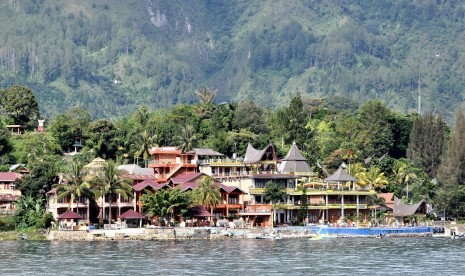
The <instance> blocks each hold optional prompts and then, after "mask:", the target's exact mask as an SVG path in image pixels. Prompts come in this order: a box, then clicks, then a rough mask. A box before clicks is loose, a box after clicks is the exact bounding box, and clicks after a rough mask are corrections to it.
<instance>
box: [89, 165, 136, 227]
mask: <svg viewBox="0 0 465 276" xmlns="http://www.w3.org/2000/svg"><path fill="white" fill-rule="evenodd" d="M96 182H97V183H98V184H99V185H100V190H101V194H102V196H106V195H108V196H109V208H110V209H109V213H108V215H109V222H110V223H111V217H112V216H111V204H112V202H113V196H114V195H121V196H123V198H125V199H127V198H128V197H129V196H131V194H132V186H131V185H130V183H131V180H130V179H128V178H121V177H120V176H119V170H118V169H117V165H116V164H115V163H114V162H112V161H110V162H108V163H107V164H105V165H104V167H103V172H102V174H101V175H100V176H98V177H97V179H96ZM104 201H105V200H103V202H104ZM103 202H102V204H103ZM102 217H103V213H102Z"/></svg>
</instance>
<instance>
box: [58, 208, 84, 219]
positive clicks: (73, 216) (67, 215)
mask: <svg viewBox="0 0 465 276" xmlns="http://www.w3.org/2000/svg"><path fill="white" fill-rule="evenodd" d="M58 219H82V217H81V216H80V215H78V214H76V213H75V212H73V211H70V210H68V211H66V212H64V213H63V214H61V215H60V216H59V217H58Z"/></svg>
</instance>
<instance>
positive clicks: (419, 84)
mask: <svg viewBox="0 0 465 276" xmlns="http://www.w3.org/2000/svg"><path fill="white" fill-rule="evenodd" d="M417 113H418V115H421V79H420V77H418V111H417Z"/></svg>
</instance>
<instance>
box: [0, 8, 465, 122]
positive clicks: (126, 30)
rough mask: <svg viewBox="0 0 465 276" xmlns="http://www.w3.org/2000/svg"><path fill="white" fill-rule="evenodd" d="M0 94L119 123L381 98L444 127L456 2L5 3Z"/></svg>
mask: <svg viewBox="0 0 465 276" xmlns="http://www.w3.org/2000/svg"><path fill="white" fill-rule="evenodd" d="M0 5H2V7H1V9H0V23H1V24H2V26H5V27H4V28H2V30H0V38H2V41H3V43H2V45H0V87H2V88H7V87H9V86H11V85H13V84H22V85H27V86H29V87H31V88H32V89H33V91H34V92H35V94H36V98H37V99H38V101H39V106H40V109H41V112H42V113H43V114H44V115H45V116H53V115H55V114H58V113H60V112H63V111H64V110H66V109H68V108H70V107H73V106H83V107H87V108H88V109H89V110H90V111H91V114H92V115H93V116H94V117H96V118H98V117H118V116H122V115H125V114H128V113H130V112H131V111H132V110H134V109H135V108H137V107H138V106H141V105H147V106H149V107H151V108H153V109H156V108H165V107H166V108H169V107H170V106H172V105H174V104H178V103H193V102H195V101H197V99H196V98H195V95H194V93H193V91H194V90H195V89H197V88H201V87H204V86H208V87H211V88H213V89H218V96H217V99H216V100H217V101H218V102H223V101H240V100H243V99H252V100H254V101H256V102H257V103H258V104H261V105H266V106H269V107H277V106H282V105H284V104H286V103H287V102H288V100H289V98H290V97H289V96H290V95H292V94H294V93H296V92H300V93H302V94H303V95H307V96H309V97H316V98H324V97H332V96H344V97H347V98H349V99H352V100H356V101H359V102H364V101H366V100H369V99H373V98H377V99H381V100H382V101H383V102H385V103H386V105H387V106H388V107H390V108H394V109H397V110H399V111H401V112H413V111H415V110H416V107H417V96H418V92H419V89H421V93H422V97H423V98H422V99H423V103H422V107H423V111H431V112H434V113H440V114H443V115H444V116H446V117H448V118H451V117H452V114H453V112H454V110H455V109H456V108H457V107H459V108H460V107H462V101H463V93H464V90H465V84H464V83H463V82H462V81H461V77H460V76H461V75H463V73H465V72H463V71H464V70H465V69H463V68H465V67H464V66H463V65H464V64H465V60H464V56H463V54H462V53H463V52H464V51H463V50H465V49H464V46H462V45H461V43H460V38H463V37H464V31H465V30H464V28H463V26H462V25H463V22H464V19H465V8H464V7H463V5H462V4H461V3H460V2H459V1H429V0H427V1H403V0H396V1H380V2H377V3H365V2H363V1H325V2H324V3H321V2H319V1H303V0H290V1H285V2H284V1H271V0H266V1H234V2H232V1H215V0H199V1H195V2H186V1H180V0H172V1H167V0H147V1H98V2H93V1H80V2H79V4H77V3H75V2H68V1H52V0H37V1H31V2H22V1H19V0H11V1H8V2H3V4H0Z"/></svg>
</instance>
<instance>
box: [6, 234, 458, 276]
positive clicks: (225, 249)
mask: <svg viewBox="0 0 465 276" xmlns="http://www.w3.org/2000/svg"><path fill="white" fill-rule="evenodd" d="M0 246H1V249H2V250H1V251H2V253H1V257H0V264H1V265H0V275H285V274H289V275H464V274H465V250H464V248H465V240H452V239H447V238H384V239H374V238H365V239H362V238H358V239H357V238H344V239H324V240H316V241H311V240H308V239H282V240H235V239H231V240H182V241H149V242H147V241H115V242H109V241H106V242H39V241H2V242H0Z"/></svg>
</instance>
